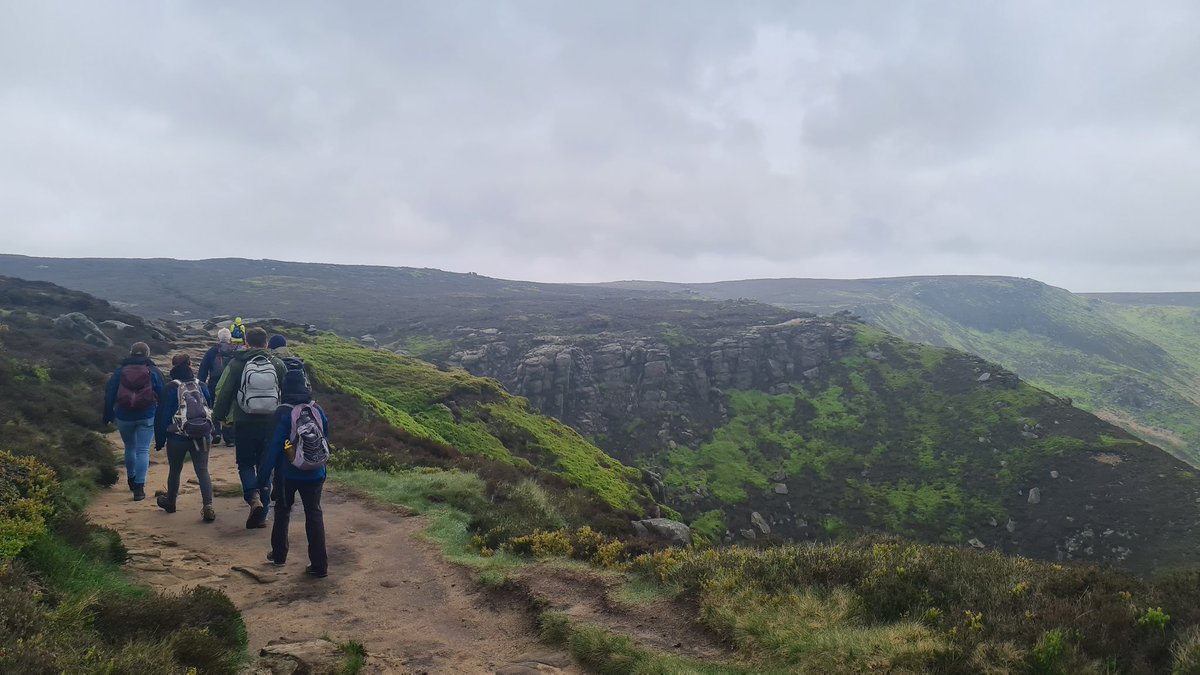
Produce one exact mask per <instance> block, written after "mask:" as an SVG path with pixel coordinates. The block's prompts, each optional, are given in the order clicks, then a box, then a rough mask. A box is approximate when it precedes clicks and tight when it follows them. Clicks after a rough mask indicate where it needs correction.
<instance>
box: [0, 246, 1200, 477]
mask: <svg viewBox="0 0 1200 675" xmlns="http://www.w3.org/2000/svg"><path fill="white" fill-rule="evenodd" d="M0 274H9V275H15V276H20V277H22V278H28V279H41V280H48V281H53V282H55V283H60V284H62V285H65V286H67V287H70V288H76V289H79V290H84V291H87V292H90V293H94V294H96V295H98V296H100V297H104V298H107V299H110V300H114V301H117V302H118V303H124V305H122V306H125V307H127V308H128V309H130V310H131V311H134V312H137V313H139V314H142V315H144V316H173V317H175V318H179V317H180V316H193V317H207V316H212V315H219V314H242V315H246V316H280V317H283V318H286V319H291V320H295V321H303V322H310V323H315V324H317V325H319V326H321V327H325V328H335V329H336V330H338V331H339V332H340V333H343V334H347V335H354V336H358V335H363V334H370V335H371V336H373V337H374V338H376V339H377V340H378V341H379V343H380V344H388V345H392V347H393V348H396V349H403V350H405V351H408V352H410V353H414V354H416V355H418V356H427V357H430V358H435V359H437V358H446V357H448V356H450V355H451V352H452V351H453V350H452V349H451V346H452V342H453V340H452V339H451V338H450V334H451V333H452V332H453V331H454V330H455V329H456V328H461V327H480V328H486V327H489V326H493V327H496V326H500V325H502V324H509V323H513V322H517V323H519V324H520V325H523V326H525V328H524V329H523V330H525V331H527V332H533V333H538V332H541V333H554V332H556V331H559V332H567V333H571V332H586V331H591V332H596V331H603V330H635V329H637V328H638V327H639V326H644V325H651V324H656V323H663V322H666V323H675V324H679V323H680V322H681V321H682V322H683V324H688V323H689V322H692V323H694V322H704V321H707V322H709V323H710V324H712V325H719V324H721V323H730V324H731V325H732V324H739V323H740V324H748V323H760V324H761V323H770V322H780V321H786V320H788V319H791V318H795V317H798V316H801V315H803V314H804V313H808V312H812V313H817V314H828V313H832V312H837V311H848V312H851V313H853V314H856V315H858V316H861V317H862V318H863V319H865V320H866V321H867V322H869V323H871V324H874V325H876V326H879V327H881V328H883V329H885V330H887V331H889V332H891V333H894V334H896V335H898V336H900V337H903V338H906V339H909V340H914V341H918V342H924V343H927V344H932V345H937V346H948V347H954V348H956V349H961V350H963V351H966V352H969V353H973V354H978V355H980V356H982V357H984V358H986V359H989V360H992V361H995V362H997V363H999V364H1001V365H1003V366H1005V367H1006V368H1009V369H1011V370H1013V371H1014V372H1016V373H1017V374H1019V375H1020V376H1022V377H1024V378H1026V379H1028V380H1029V381H1030V382H1032V383H1034V384H1037V385H1039V386H1042V387H1045V388H1047V389H1048V390H1050V391H1052V392H1054V393H1055V394H1058V395H1060V396H1065V397H1070V398H1071V399H1072V400H1073V401H1074V402H1075V403H1077V404H1079V405H1081V406H1083V407H1084V408H1086V409H1089V410H1092V411H1094V412H1096V413H1098V414H1100V415H1101V416H1103V417H1105V418H1106V419H1109V420H1111V421H1114V422H1116V423H1118V424H1120V425H1121V426H1124V427H1125V428H1127V429H1130V430H1132V431H1134V432H1135V433H1137V434H1138V435H1140V436H1142V437H1143V438H1146V439H1149V440H1151V441H1152V442H1154V443H1156V444H1158V445H1161V446H1162V447H1164V448H1166V449H1168V450H1170V451H1171V452H1173V453H1175V454H1176V455H1177V456H1179V457H1181V458H1183V459H1185V460H1186V461H1188V462H1190V463H1192V464H1193V465H1197V464H1200V385H1198V384H1197V382H1200V294H1195V293H1117V294H1112V293H1104V294H1075V293H1071V292H1069V291H1066V290H1064V289H1060V288H1055V287H1052V286H1048V285H1046V284H1043V283H1040V282H1038V281H1035V280H1032V279H1018V278H1012V277H994V276H953V277H937V276H925V277H901V278H889V279H858V280H836V279H751V280H741V281H726V282H715V283H704V284H678V283H669V282H653V281H624V282H615V283H611V284H592V285H573V284H547V283H532V282H522V281H508V280H501V279H493V278H489V277H483V276H479V275H475V274H471V273H453V272H444V271H440V270H433V269H416V268H402V267H397V268H388V267H371V266H347V265H327V264H313V263H290V262H281V261H259V260H243V259H217V260H204V261H176V260H168V259H151V260H132V259H130V260H120V259H56V258H33V257H26V256H11V255H0ZM698 299H711V300H724V301H728V302H729V303H730V304H727V305H726V306H725V307H724V308H722V310H721V312H719V313H712V312H705V311H696V310H697V308H699V307H701V305H697V304H696V303H695V301H696V300H698ZM739 300H740V301H741V302H738V301H739ZM750 301H753V302H750ZM757 303H763V304H757ZM705 317H707V318H705Z"/></svg>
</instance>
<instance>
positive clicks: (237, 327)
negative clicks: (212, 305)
mask: <svg viewBox="0 0 1200 675" xmlns="http://www.w3.org/2000/svg"><path fill="white" fill-rule="evenodd" d="M229 339H230V340H232V341H233V344H235V345H238V346H239V347H240V346H241V345H242V344H243V343H245V342H246V327H245V326H243V325H242V317H240V316H239V317H238V318H236V319H234V320H233V325H232V326H230V327H229Z"/></svg>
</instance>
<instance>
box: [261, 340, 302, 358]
mask: <svg viewBox="0 0 1200 675" xmlns="http://www.w3.org/2000/svg"><path fill="white" fill-rule="evenodd" d="M267 349H270V350H271V353H272V354H274V355H275V356H278V357H279V358H281V359H293V358H296V355H295V354H293V353H292V350H290V349H288V346H287V338H285V337H283V336H282V335H279V334H275V335H272V336H271V339H270V341H268V342H267Z"/></svg>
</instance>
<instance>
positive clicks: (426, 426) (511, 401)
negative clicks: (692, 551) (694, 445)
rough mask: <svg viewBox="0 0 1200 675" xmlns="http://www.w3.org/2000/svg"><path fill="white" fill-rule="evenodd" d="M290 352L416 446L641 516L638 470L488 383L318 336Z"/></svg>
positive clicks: (643, 501)
mask: <svg viewBox="0 0 1200 675" xmlns="http://www.w3.org/2000/svg"><path fill="white" fill-rule="evenodd" d="M296 351H297V352H298V353H299V354H300V355H301V356H302V357H303V358H304V359H305V361H306V363H307V364H308V365H309V367H310V368H311V369H312V372H313V374H314V375H315V377H316V378H317V381H318V382H319V383H320V384H321V385H322V386H325V387H329V388H332V389H334V390H338V391H342V392H345V393H348V394H351V395H353V396H354V397H355V398H357V399H358V400H359V401H360V402H361V403H362V404H363V405H365V406H366V407H367V408H369V409H370V410H372V411H373V412H374V413H376V414H378V415H379V416H380V417H382V418H383V419H384V420H386V421H387V422H388V423H389V424H391V425H392V426H393V427H395V428H397V429H400V430H402V431H403V433H404V434H405V436H406V437H407V439H408V440H410V441H411V442H413V443H416V444H422V445H432V446H434V447H437V448H440V449H442V450H443V451H445V452H460V453H463V454H465V455H468V456H475V457H482V458H487V459H489V460H494V461H496V462H499V463H501V464H506V465H510V466H512V467H515V468H517V469H519V470H521V471H522V472H526V473H528V474H530V475H534V474H537V473H539V472H545V473H548V474H550V475H552V476H555V477H557V478H559V479H561V480H563V481H565V482H566V483H567V484H569V485H572V486H574V487H576V488H578V489H580V490H584V491H586V492H588V493H590V494H591V495H592V498H594V499H596V500H598V501H599V502H601V503H603V504H606V505H607V506H608V507H610V508H611V509H613V510H614V511H616V512H618V513H626V514H629V515H632V516H641V515H645V514H646V513H647V512H648V511H651V510H653V500H652V499H651V498H650V495H649V493H648V492H647V490H646V488H645V487H644V486H642V484H641V480H640V473H639V472H638V471H637V470H636V469H632V468H630V467H627V466H624V465H623V464H621V463H620V462H618V461H616V460H614V459H613V458H611V457H609V456H608V455H606V454H604V452H603V451H601V450H600V449H598V448H596V447H595V446H594V445H592V444H591V443H589V442H588V441H586V440H584V438H583V437H582V436H580V435H579V434H578V433H576V432H575V431H574V430H572V429H571V428H570V427H567V426H565V425H563V424H560V423H558V422H556V421H554V420H552V419H549V418H546V417H542V416H541V415H540V414H538V413H536V412H534V411H531V410H530V409H529V407H528V403H527V402H526V401H525V400H524V399H520V398H517V397H514V396H512V395H511V394H509V393H508V392H506V391H504V389H503V388H502V387H501V386H500V385H499V384H497V383H496V382H495V381H492V380H487V379H483V378H478V377H472V376H471V375H468V374H467V373H465V372H462V371H457V372H444V371H440V370H438V369H436V368H434V367H433V366H431V365H429V364H427V363H424V362H422V361H418V360H416V359H413V358H409V357H405V356H398V355H395V354H390V353H387V352H382V351H372V350H368V349H364V348H362V347H359V346H356V345H354V344H352V343H350V342H347V341H346V340H343V339H340V338H337V337H333V336H323V337H318V338H315V339H313V340H312V341H311V342H308V343H307V344H303V345H298V346H297V347H296Z"/></svg>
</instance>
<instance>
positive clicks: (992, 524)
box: [988, 518, 1000, 527]
mask: <svg viewBox="0 0 1200 675" xmlns="http://www.w3.org/2000/svg"><path fill="white" fill-rule="evenodd" d="M988 525H991V526H992V527H997V526H999V525H1000V522H999V521H997V520H996V519H995V518H992V519H990V520H988Z"/></svg>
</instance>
